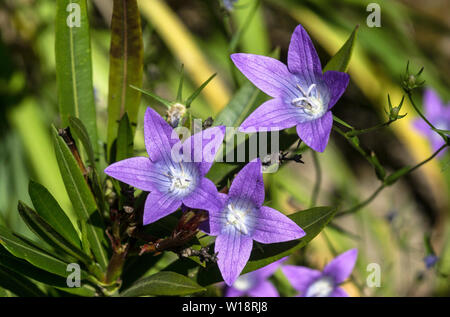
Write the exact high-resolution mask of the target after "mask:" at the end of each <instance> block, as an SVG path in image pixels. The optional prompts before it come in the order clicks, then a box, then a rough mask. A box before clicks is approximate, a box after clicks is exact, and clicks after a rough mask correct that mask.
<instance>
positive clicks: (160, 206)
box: [143, 192, 181, 225]
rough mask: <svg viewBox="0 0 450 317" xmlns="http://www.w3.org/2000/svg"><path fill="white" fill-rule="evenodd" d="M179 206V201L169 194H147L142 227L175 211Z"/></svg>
mask: <svg viewBox="0 0 450 317" xmlns="http://www.w3.org/2000/svg"><path fill="white" fill-rule="evenodd" d="M180 206H181V200H180V199H177V198H176V197H175V196H174V195H172V194H171V193H168V194H164V195H162V194H160V193H158V192H151V193H150V194H148V196H147V199H146V201H145V206H144V221H143V223H144V225H148V224H149V223H153V222H155V221H157V220H159V219H161V218H163V217H165V216H167V215H169V214H171V213H173V212H174V211H176V210H177V209H178V208H180Z"/></svg>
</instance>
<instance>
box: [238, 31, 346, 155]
mask: <svg viewBox="0 0 450 317" xmlns="http://www.w3.org/2000/svg"><path fill="white" fill-rule="evenodd" d="M231 59H232V60H233V62H234V64H235V65H236V67H237V68H239V70H240V71H241V72H242V73H243V74H244V75H245V76H246V77H247V78H248V79H249V80H250V81H251V82H252V83H253V84H254V85H255V86H256V87H258V88H259V89H261V90H262V91H263V92H265V93H266V94H268V95H269V96H271V97H273V98H274V99H271V100H269V101H266V102H265V103H263V104H262V105H261V106H259V108H257V109H256V110H255V111H254V112H253V113H252V114H250V116H249V117H248V118H247V119H246V120H245V121H244V122H243V123H242V125H241V126H240V128H239V130H240V131H241V132H247V133H251V132H257V130H258V129H265V130H268V129H271V130H283V129H287V128H291V127H294V126H296V127H297V134H298V136H299V137H300V139H302V140H303V142H304V143H305V144H306V145H308V146H309V147H310V148H312V149H313V150H315V151H318V152H323V151H324V150H325V148H326V146H327V144H328V139H329V137H330V132H331V128H332V126H333V115H332V113H331V108H332V107H333V106H334V105H335V104H336V102H337V101H338V100H339V98H341V96H342V94H343V93H344V92H345V90H346V88H347V85H348V83H349V80H350V78H349V76H348V74H346V73H342V72H337V71H327V72H325V73H324V74H322V66H321V64H320V60H319V56H318V55H317V52H316V50H315V48H314V45H313V43H312V41H311V39H310V37H309V35H308V33H306V31H305V29H304V28H303V27H302V26H301V25H298V26H297V28H296V29H295V31H294V34H293V35H292V38H291V43H290V45H289V51H288V65H287V66H286V65H285V64H283V63H281V62H280V61H278V60H276V59H274V58H271V57H267V56H260V55H253V54H243V53H238V54H233V55H231Z"/></svg>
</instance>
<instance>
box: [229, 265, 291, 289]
mask: <svg viewBox="0 0 450 317" xmlns="http://www.w3.org/2000/svg"><path fill="white" fill-rule="evenodd" d="M286 259H287V257H285V258H283V259H280V260H278V261H275V262H273V263H271V264H269V265H267V266H265V267H263V268H260V269H258V270H256V271H253V272H250V273H247V274H244V275H241V276H239V277H238V278H237V280H236V281H235V282H234V283H233V285H232V286H231V287H228V288H227V290H226V295H225V296H226V297H241V296H249V297H279V296H280V295H279V294H278V291H277V289H276V288H275V287H274V286H273V285H272V283H270V282H269V281H268V280H267V279H268V278H269V277H271V276H272V275H273V273H275V271H276V270H277V269H278V268H279V267H280V265H281V264H282V263H283V262H284V261H285V260H286Z"/></svg>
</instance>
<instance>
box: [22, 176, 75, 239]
mask: <svg viewBox="0 0 450 317" xmlns="http://www.w3.org/2000/svg"><path fill="white" fill-rule="evenodd" d="M28 193H29V195H30V198H31V201H32V203H33V206H34V208H35V209H36V212H37V213H38V214H39V215H40V216H41V217H42V218H43V219H45V220H46V221H47V222H48V223H49V225H51V226H52V227H53V228H55V230H56V231H57V232H59V233H60V234H61V235H62V236H63V237H64V238H65V239H66V240H68V241H70V242H71V243H72V244H73V245H75V246H77V247H81V242H80V239H79V237H78V234H77V232H76V230H75V228H74V226H73V225H72V222H70V220H69V218H68V217H67V216H66V214H65V212H64V211H63V210H62V209H61V207H60V206H59V204H58V202H57V201H56V200H55V198H53V196H52V195H51V194H50V192H49V191H48V190H47V189H46V188H45V187H44V186H42V185H41V184H38V183H35V182H33V181H30V183H29V185H28Z"/></svg>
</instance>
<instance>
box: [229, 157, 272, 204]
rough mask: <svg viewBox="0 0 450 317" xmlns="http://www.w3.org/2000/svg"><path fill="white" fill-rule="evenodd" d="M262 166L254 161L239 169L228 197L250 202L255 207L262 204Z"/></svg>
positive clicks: (258, 161) (257, 160)
mask: <svg viewBox="0 0 450 317" xmlns="http://www.w3.org/2000/svg"><path fill="white" fill-rule="evenodd" d="M264 195H265V194H264V181H263V176H262V165H261V161H260V160H259V159H256V160H254V161H252V162H250V163H248V164H247V165H245V166H244V168H242V169H241V171H240V172H239V173H238V174H237V175H236V177H235V178H234V180H233V183H232V184H231V187H230V190H229V192H228V196H230V197H235V198H241V199H244V200H250V201H252V202H253V203H254V204H255V205H256V206H258V207H259V206H261V205H262V204H263V203H264Z"/></svg>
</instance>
